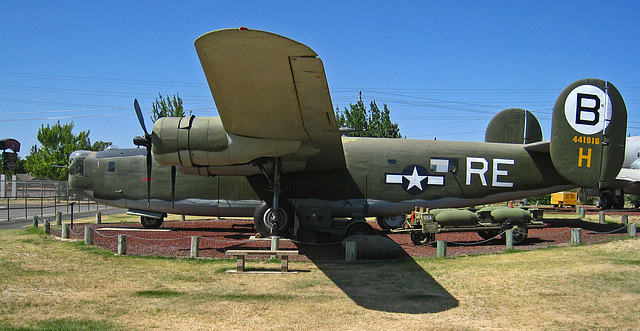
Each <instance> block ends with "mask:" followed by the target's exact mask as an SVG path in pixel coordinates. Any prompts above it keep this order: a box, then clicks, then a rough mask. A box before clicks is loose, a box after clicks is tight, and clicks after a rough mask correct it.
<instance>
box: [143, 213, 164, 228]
mask: <svg viewBox="0 0 640 331" xmlns="http://www.w3.org/2000/svg"><path fill="white" fill-rule="evenodd" d="M162 222H164V218H153V217H147V216H140V223H142V226H144V227H145V229H157V228H159V227H160V226H161V225H162Z"/></svg>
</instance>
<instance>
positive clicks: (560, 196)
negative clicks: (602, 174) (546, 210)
mask: <svg viewBox="0 0 640 331" xmlns="http://www.w3.org/2000/svg"><path fill="white" fill-rule="evenodd" d="M576 203H578V193H576V192H557V193H553V194H551V204H552V205H554V206H558V207H562V206H575V205H576Z"/></svg>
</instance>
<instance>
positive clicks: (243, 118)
mask: <svg viewBox="0 0 640 331" xmlns="http://www.w3.org/2000/svg"><path fill="white" fill-rule="evenodd" d="M195 46H196V50H197V52H198V56H199V57H200V62H201V64H202V68H203V70H204V73H205V75H206V77H207V81H208V83H209V88H210V89H211V94H212V95H213V98H214V101H215V103H216V107H217V108H218V113H219V114H220V118H221V120H222V124H223V126H224V128H225V130H226V131H227V132H229V133H231V134H235V135H239V136H245V137H252V138H263V139H278V140H280V139H282V140H298V141H301V142H302V147H301V150H300V152H298V153H296V154H295V155H291V156H288V157H287V158H289V159H292V160H295V161H303V160H304V161H306V163H307V166H306V169H307V170H325V169H336V168H344V167H346V164H345V160H344V152H343V148H342V142H341V139H340V131H339V129H338V126H337V124H336V121H335V115H334V112H333V106H332V103H331V97H330V95H329V87H328V85H327V79H326V77H325V74H324V67H323V65H322V61H321V60H320V59H319V58H318V57H317V54H316V53H315V52H314V51H313V50H311V49H310V48H309V47H307V46H305V45H303V44H301V43H298V42H296V41H293V40H291V39H288V38H285V37H282V36H279V35H276V34H272V33H269V32H265V31H258V30H246V29H241V30H238V29H227V30H218V31H213V32H209V33H207V34H205V35H203V36H201V37H199V38H198V39H197V40H196V41H195Z"/></svg>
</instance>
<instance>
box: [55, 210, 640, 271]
mask: <svg viewBox="0 0 640 331" xmlns="http://www.w3.org/2000/svg"><path fill="white" fill-rule="evenodd" d="M625 213H627V214H630V221H632V219H633V217H634V216H633V215H636V214H637V215H638V216H640V213H639V212H625ZM588 214H591V215H592V216H593V215H595V216H596V217H597V211H590V212H588ZM620 214H621V213H611V212H608V213H607V215H608V216H611V215H613V217H616V218H617V219H619V216H618V215H620ZM587 216H589V215H587ZM545 223H546V224H547V227H546V228H544V229H530V230H529V237H528V238H527V239H526V240H525V241H524V242H523V243H522V244H520V245H517V246H515V247H514V248H515V249H518V250H530V249H536V248H541V247H546V246H561V245H567V244H569V242H570V239H571V228H581V229H583V231H582V242H585V243H593V242H599V241H607V240H610V239H611V238H612V237H624V236H626V235H627V231H626V228H622V225H620V224H616V223H608V224H598V223H594V222H586V221H582V220H580V219H579V218H578V217H577V216H576V215H575V212H571V211H566V212H547V213H546V214H545ZM371 224H372V226H374V228H375V229H376V231H377V232H378V234H380V235H383V236H387V237H389V238H390V239H392V240H394V241H395V242H397V243H398V244H399V245H400V246H401V248H402V249H403V251H404V252H403V256H402V257H404V258H408V257H431V256H435V254H436V247H435V244H427V245H423V246H415V245H414V244H413V243H411V240H410V236H409V235H408V234H387V233H384V232H383V231H382V230H380V228H379V227H377V224H375V223H371ZM85 226H92V227H93V228H94V229H95V230H96V232H95V235H94V244H95V245H97V246H99V247H102V248H104V249H107V250H109V251H112V252H114V253H115V252H117V247H118V241H117V237H118V235H119V234H125V235H126V236H127V254H128V255H140V256H145V255H153V256H172V257H188V256H189V254H190V248H191V237H192V236H199V237H200V245H199V256H200V257H212V258H224V257H225V254H224V252H225V251H227V250H229V249H260V248H269V247H270V242H269V241H267V240H263V241H255V240H251V239H250V237H251V236H253V235H255V234H256V232H255V230H254V229H253V221H251V220H246V219H211V220H193V221H189V220H188V219H187V221H182V222H181V221H169V222H165V223H164V224H163V225H162V227H161V228H160V229H158V230H145V229H144V228H142V226H141V225H140V224H139V223H123V224H100V225H96V224H76V225H75V226H74V228H73V229H72V230H71V238H72V239H78V240H81V239H82V238H83V237H84V227H85ZM53 234H54V235H57V236H59V235H60V233H59V231H58V233H55V232H54V233H53ZM436 240H444V241H446V242H447V256H459V255H475V254H487V253H495V252H499V251H503V250H505V244H504V241H503V240H498V239H496V240H492V241H489V242H486V241H483V240H482V239H481V238H480V236H478V235H477V234H476V233H475V232H461V233H442V234H438V235H437V236H436ZM280 247H281V248H282V249H298V250H300V253H301V255H300V256H298V257H295V258H293V260H303V261H308V260H313V261H332V260H336V261H337V260H344V248H343V247H342V245H341V242H340V240H339V239H332V238H325V240H324V242H320V243H317V244H313V245H311V244H303V243H297V242H295V241H281V243H280Z"/></svg>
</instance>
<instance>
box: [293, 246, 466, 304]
mask: <svg viewBox="0 0 640 331" xmlns="http://www.w3.org/2000/svg"><path fill="white" fill-rule="evenodd" d="M297 246H298V250H299V251H300V254H303V255H305V256H307V257H308V258H309V259H310V260H311V261H312V262H313V263H314V264H315V265H316V266H317V267H318V269H320V271H322V272H323V273H324V274H325V275H326V276H327V277H329V279H331V281H332V282H333V283H334V284H336V285H337V286H338V287H339V288H340V289H341V290H342V291H343V292H344V293H345V294H346V295H347V296H348V297H349V298H351V300H353V301H354V302H355V303H356V304H357V305H359V306H361V307H363V308H366V309H371V310H377V311H384V312H390V313H404V314H425V313H438V312H442V311H446V310H449V309H452V308H455V307H457V306H458V300H457V299H456V298H455V297H453V295H451V293H449V292H448V291H447V290H446V289H445V288H444V287H443V286H442V285H440V284H439V283H438V282H437V281H436V280H435V279H434V278H433V277H432V276H431V275H429V273H427V272H426V271H425V270H424V268H422V267H421V266H420V265H418V263H416V261H415V260H413V259H412V258H411V257H410V256H409V254H408V253H407V252H406V251H404V250H403V251H402V253H401V256H400V259H399V260H395V261H383V262H379V261H378V262H372V263H367V262H362V263H360V262H358V263H344V262H340V261H336V260H327V258H326V252H322V251H321V250H324V249H327V248H326V246H309V245H301V244H298V245H297ZM338 247H339V248H336V249H340V248H341V247H340V246H338ZM319 248H320V249H319Z"/></svg>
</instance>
